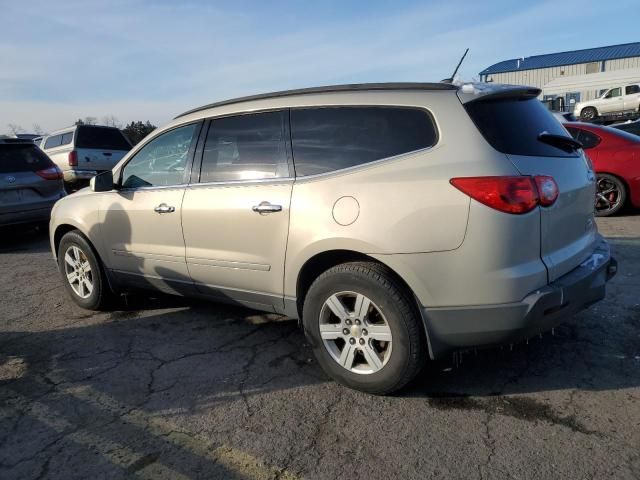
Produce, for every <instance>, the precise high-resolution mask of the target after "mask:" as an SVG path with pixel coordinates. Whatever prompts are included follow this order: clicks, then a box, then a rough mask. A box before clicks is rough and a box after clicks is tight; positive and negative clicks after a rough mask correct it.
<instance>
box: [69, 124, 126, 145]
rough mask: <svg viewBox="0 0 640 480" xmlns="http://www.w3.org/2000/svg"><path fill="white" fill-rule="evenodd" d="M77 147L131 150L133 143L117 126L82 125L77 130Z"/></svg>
mask: <svg viewBox="0 0 640 480" xmlns="http://www.w3.org/2000/svg"><path fill="white" fill-rule="evenodd" d="M76 148H96V149H99V150H126V151H129V150H131V145H130V144H129V142H128V141H127V139H126V138H124V135H122V133H121V132H120V130H118V129H117V128H105V127H88V126H80V127H78V130H77V131H76Z"/></svg>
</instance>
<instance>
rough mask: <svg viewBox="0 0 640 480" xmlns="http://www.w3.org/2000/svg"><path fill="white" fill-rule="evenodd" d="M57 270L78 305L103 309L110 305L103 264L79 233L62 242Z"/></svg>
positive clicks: (67, 234) (67, 235) (64, 238)
mask: <svg viewBox="0 0 640 480" xmlns="http://www.w3.org/2000/svg"><path fill="white" fill-rule="evenodd" d="M58 268H59V270H60V274H61V275H62V281H63V282H64V287H65V289H66V290H67V292H68V293H69V295H70V296H71V299H72V300H73V301H74V302H75V303H77V304H78V305H79V306H81V307H82V308H86V309H88V310H102V309H104V308H105V307H106V306H107V305H108V304H109V303H110V300H111V297H112V293H111V290H110V289H109V285H108V282H107V279H106V277H105V275H104V272H103V271H102V265H100V261H99V260H98V258H97V257H96V255H95V253H94V252H93V249H92V248H91V245H89V242H88V241H87V240H86V239H85V238H84V237H83V236H82V235H81V234H80V233H79V232H77V231H71V232H68V233H66V234H65V235H64V236H63V237H62V239H61V240H60V246H59V247H58Z"/></svg>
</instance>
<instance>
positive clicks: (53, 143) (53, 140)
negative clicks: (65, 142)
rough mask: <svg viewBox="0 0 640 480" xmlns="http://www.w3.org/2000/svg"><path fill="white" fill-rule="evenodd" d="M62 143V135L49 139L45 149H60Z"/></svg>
mask: <svg viewBox="0 0 640 480" xmlns="http://www.w3.org/2000/svg"><path fill="white" fill-rule="evenodd" d="M61 141H62V135H54V136H53V137H49V138H47V141H46V142H44V148H54V147H59V146H60V142H61Z"/></svg>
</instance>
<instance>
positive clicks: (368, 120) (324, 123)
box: [291, 107, 437, 176]
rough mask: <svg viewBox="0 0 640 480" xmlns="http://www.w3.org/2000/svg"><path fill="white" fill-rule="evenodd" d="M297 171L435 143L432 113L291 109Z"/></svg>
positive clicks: (332, 167)
mask: <svg viewBox="0 0 640 480" xmlns="http://www.w3.org/2000/svg"><path fill="white" fill-rule="evenodd" d="M291 140H292V145H293V160H294V163H295V169H296V175H297V176H306V175H315V174H319V173H325V172H331V171H334V170H340V169H342V168H347V167H353V166H356V165H362V164H365V163H368V162H373V161H375V160H380V159H383V158H388V157H393V156H395V155H400V154H403V153H409V152H413V151H416V150H420V149H422V148H427V147H431V146H433V145H435V143H436V141H437V133H436V127H435V124H434V123H433V120H432V118H431V116H430V115H429V114H428V113H427V112H426V111H424V110H421V109H417V108H399V107H322V108H302V109H292V110H291Z"/></svg>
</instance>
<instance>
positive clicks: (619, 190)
mask: <svg viewBox="0 0 640 480" xmlns="http://www.w3.org/2000/svg"><path fill="white" fill-rule="evenodd" d="M596 186H597V191H596V216H598V217H607V216H609V215H613V214H615V213H617V212H619V211H620V209H621V208H622V207H623V206H624V202H625V200H626V198H627V191H626V188H625V186H624V183H622V181H621V180H620V179H619V178H618V177H615V176H613V175H609V174H607V173H599V174H598V177H597V185H596Z"/></svg>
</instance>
